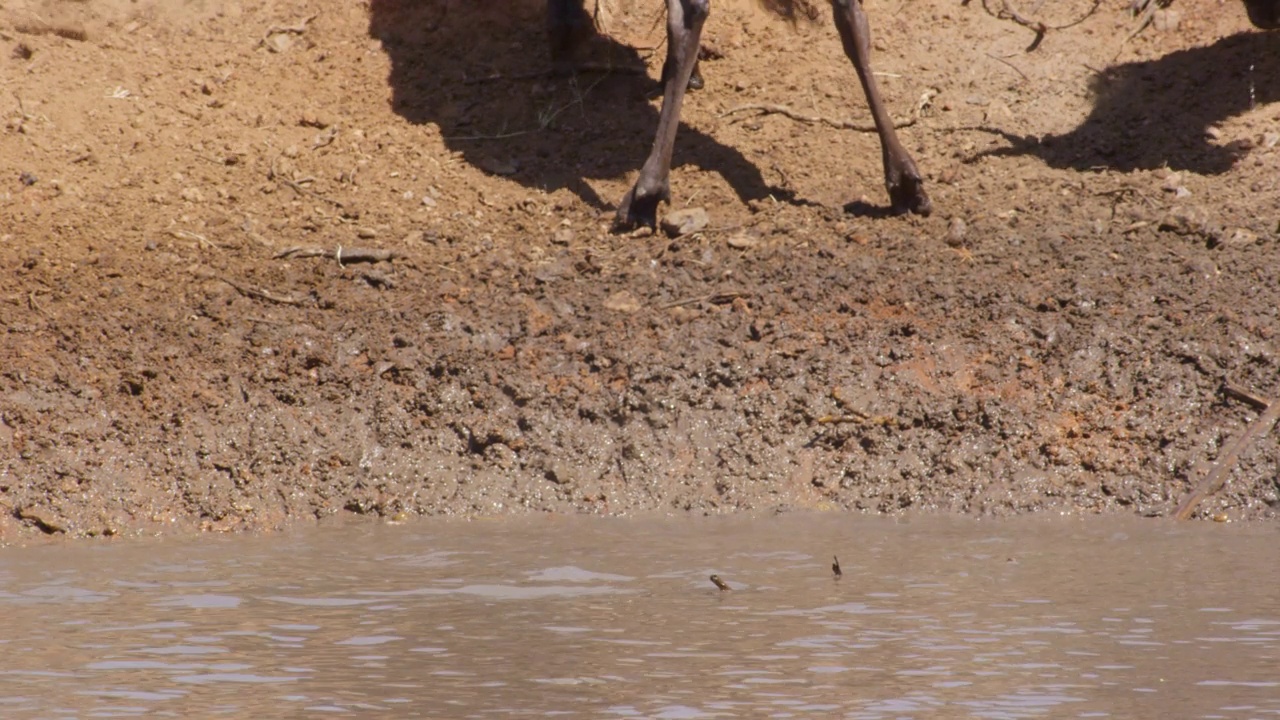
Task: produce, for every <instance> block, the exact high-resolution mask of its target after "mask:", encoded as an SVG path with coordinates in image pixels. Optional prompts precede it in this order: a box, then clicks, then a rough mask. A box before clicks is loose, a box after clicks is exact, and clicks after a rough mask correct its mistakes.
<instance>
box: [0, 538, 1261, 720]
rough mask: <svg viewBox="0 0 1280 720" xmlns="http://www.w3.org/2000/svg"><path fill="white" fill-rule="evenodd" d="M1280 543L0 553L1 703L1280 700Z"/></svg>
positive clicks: (921, 541) (770, 712)
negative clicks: (717, 582)
mask: <svg viewBox="0 0 1280 720" xmlns="http://www.w3.org/2000/svg"><path fill="white" fill-rule="evenodd" d="M1278 540H1280V536H1277V533H1276V530H1275V528H1274V527H1273V526H1268V525H1250V526H1223V525H1206V524H1195V525H1191V524H1186V525H1172V524H1168V523H1163V522H1156V521H1139V520H1130V519H1125V520H1114V519H1112V520H1103V519H1087V520H1081V519H1037V518H1029V519H1023V520H1017V521H999V522H991V521H974V520H957V519H944V518H915V519H913V520H911V521H892V520H882V519H868V518H861V517H850V516H844V515H835V514H821V515H791V516H779V517H770V518H741V517H738V518H724V519H696V518H689V517H682V518H678V519H669V520H590V519H583V518H564V517H542V518H537V519H520V520H510V519H506V520H498V521H475V522H469V523H468V522H459V521H448V522H422V523H420V524H417V525H411V526H405V527H363V528H354V529H353V528H329V529H318V530H313V531H307V532H303V533H295V534H288V535H283V536H276V537H266V538H212V537H205V538H197V539H194V540H184V541H180V542H178V541H169V542H156V543H132V544H129V543H120V544H115V545H97V546H70V547H66V546H64V547H49V548H33V549H8V550H3V551H0V716H3V717H6V718H8V717H127V716H135V715H154V716H175V717H195V716H199V717H213V716H232V717H245V716H260V717H264V716H278V715H293V716H312V715H316V714H319V713H322V712H333V713H339V714H345V713H360V714H365V713H367V712H368V711H379V713H380V714H383V715H386V716H392V717H436V718H482V717H483V718H490V717H507V716H514V717H524V716H538V717H546V716H549V715H555V716H561V715H564V716H576V717H617V718H631V717H637V718H638V717H645V718H706V717H779V718H806V717H812V718H829V717H843V718H990V719H992V720H1003V719H1006V718H1010V719H1012V718H1041V717H1044V718H1050V717H1052V718H1061V717H1112V718H1136V717H1155V716H1157V715H1158V714H1161V713H1163V714H1166V715H1168V716H1169V717H1171V718H1173V717H1176V718H1196V717H1205V718H1262V717H1280V672H1278V670H1277V669H1278V668H1280V593H1278V592H1277V588H1278V587H1280V571H1278V570H1277V564H1276V562H1275V559H1276V557H1277V555H1276V552H1277V541H1278ZM832 555H839V557H840V563H841V565H842V566H843V570H844V575H843V577H842V578H840V579H836V578H835V577H834V576H833V573H832V571H831V558H832ZM711 573H717V574H719V575H720V576H721V577H723V578H724V579H725V581H726V582H727V583H728V584H729V585H730V587H731V589H730V590H728V591H720V590H718V589H716V587H715V586H713V585H712V584H711V582H710V581H709V580H708V576H709V575H710V574H711Z"/></svg>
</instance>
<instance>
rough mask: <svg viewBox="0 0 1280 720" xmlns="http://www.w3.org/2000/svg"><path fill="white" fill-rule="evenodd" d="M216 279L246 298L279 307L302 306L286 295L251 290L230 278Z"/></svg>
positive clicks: (299, 302) (255, 289) (299, 301)
mask: <svg viewBox="0 0 1280 720" xmlns="http://www.w3.org/2000/svg"><path fill="white" fill-rule="evenodd" d="M218 279H219V280H221V281H222V282H224V283H226V284H228V285H230V286H231V287H233V288H235V289H236V292H238V293H240V294H241V295H244V296H245V297H248V298H255V299H257V300H266V301H268V302H273V303H279V304H281V305H293V306H294V307H298V306H301V305H302V301H301V300H298V299H296V298H292V297H288V296H286V295H276V294H274V293H270V292H267V291H266V290H259V289H257V288H251V287H249V286H247V285H241V284H240V283H238V282H236V281H234V280H232V279H230V278H225V277H223V278H218Z"/></svg>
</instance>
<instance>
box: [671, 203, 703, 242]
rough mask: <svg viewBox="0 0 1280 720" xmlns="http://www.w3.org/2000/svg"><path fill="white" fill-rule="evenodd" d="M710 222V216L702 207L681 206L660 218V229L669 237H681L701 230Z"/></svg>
mask: <svg viewBox="0 0 1280 720" xmlns="http://www.w3.org/2000/svg"><path fill="white" fill-rule="evenodd" d="M710 222H711V218H710V217H709V216H708V215H707V211H706V210H705V209H703V208H700V207H695V208H681V209H680V210H673V211H671V212H669V213H667V216H666V217H664V218H662V230H663V232H665V233H666V234H667V235H669V236H671V237H683V236H685V235H690V234H692V233H696V232H698V231H699V230H702V229H703V228H705V227H706V226H707V225H708V224H710Z"/></svg>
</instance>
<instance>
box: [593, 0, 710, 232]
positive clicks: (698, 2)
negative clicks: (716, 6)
mask: <svg viewBox="0 0 1280 720" xmlns="http://www.w3.org/2000/svg"><path fill="white" fill-rule="evenodd" d="M710 12H711V0H667V47H668V48H669V50H668V53H667V63H668V66H670V65H671V63H674V67H675V69H674V70H671V71H669V72H670V73H671V75H670V76H668V77H665V78H664V79H666V81H667V82H666V83H665V87H664V88H663V92H662V114H661V115H660V116H659V117H658V131H657V133H656V134H655V136H654V139H653V148H652V149H651V150H650V151H649V158H648V159H647V160H645V162H644V166H643V167H641V168H640V177H639V178H638V179H637V180H636V184H635V186H634V187H632V188H631V190H629V191H628V192H627V194H626V195H624V196H623V198H622V202H621V203H619V204H618V214H617V216H616V217H615V219H614V225H615V226H616V227H619V228H633V227H636V226H639V225H648V226H649V227H655V226H656V225H657V224H658V203H660V202H662V201H663V200H670V199H671V189H670V185H669V184H668V178H669V176H670V174H671V154H672V152H673V151H674V149H675V143H676V130H678V129H679V128H680V106H681V105H682V104H683V103H684V95H685V92H686V91H687V90H688V87H689V78H690V77H691V76H692V75H693V68H694V65H696V64H697V61H698V46H699V42H700V40H701V38H702V26H703V24H704V23H705V22H706V20H707V15H708V14H710ZM664 75H666V73H665V72H664Z"/></svg>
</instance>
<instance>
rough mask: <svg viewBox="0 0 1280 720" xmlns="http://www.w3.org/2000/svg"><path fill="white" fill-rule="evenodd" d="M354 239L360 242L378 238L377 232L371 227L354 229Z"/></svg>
mask: <svg viewBox="0 0 1280 720" xmlns="http://www.w3.org/2000/svg"><path fill="white" fill-rule="evenodd" d="M356 237H358V238H360V239H361V240H372V239H374V238H376V237H378V231H377V230H374V229H373V228H371V227H362V228H357V229H356Z"/></svg>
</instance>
